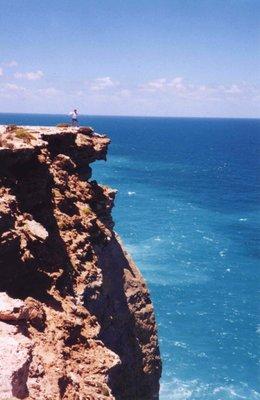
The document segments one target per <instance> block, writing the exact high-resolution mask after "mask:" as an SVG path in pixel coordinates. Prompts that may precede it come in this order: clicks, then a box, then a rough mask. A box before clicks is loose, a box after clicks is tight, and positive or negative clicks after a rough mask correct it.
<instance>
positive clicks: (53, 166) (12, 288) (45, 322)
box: [0, 126, 161, 400]
mask: <svg viewBox="0 0 260 400" xmlns="http://www.w3.org/2000/svg"><path fill="white" fill-rule="evenodd" d="M109 142H110V141H109V139H108V138H107V137H106V136H103V135H98V134H96V133H94V132H93V130H92V129H91V128H87V127H85V128H69V127H60V128H59V127H16V126H9V127H6V126H0V365H1V370H0V399H2V400H3V399H7V398H10V397H11V398H14V399H32V400H34V399H37V400H58V399H69V400H96V399H99V400H101V399H102V400H107V399H118V400H152V399H158V390H159V378H160V374H161V361H160V355H159V349H158V339H157V332H156V324H155V318H154V313H153V306H152V304H151V301H150V297H149V293H148V290H147V287H146V285H145V282H144V280H143V278H142V276H141V274H140V272H139V270H138V269H137V267H136V266H135V264H134V263H133V261H132V260H131V258H130V257H129V255H128V254H127V253H126V252H125V250H124V249H123V247H122V244H121V242H120V239H119V237H118V236H117V235H116V233H115V232H114V231H113V220H112V217H111V209H112V207H113V203H114V198H115V194H116V191H115V190H112V189H110V188H108V187H104V186H101V185H98V184H97V183H96V182H95V181H91V180H90V178H91V168H90V166H89V164H90V163H92V162H94V161H95V160H100V159H106V152H107V147H108V144H109Z"/></svg>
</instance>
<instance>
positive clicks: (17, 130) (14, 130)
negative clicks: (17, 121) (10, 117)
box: [6, 125, 35, 143]
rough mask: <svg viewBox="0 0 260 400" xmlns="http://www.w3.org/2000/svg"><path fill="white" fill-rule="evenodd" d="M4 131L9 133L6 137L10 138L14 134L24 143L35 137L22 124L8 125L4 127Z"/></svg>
mask: <svg viewBox="0 0 260 400" xmlns="http://www.w3.org/2000/svg"><path fill="white" fill-rule="evenodd" d="M6 133H8V134H9V135H8V137H9V138H10V139H11V138H12V137H14V136H15V137H16V138H17V139H21V140H23V141H24V142H26V143H30V142H31V140H33V139H35V137H34V136H33V134H32V132H31V131H29V130H28V129H25V128H23V127H22V126H17V125H8V126H7V128H6Z"/></svg>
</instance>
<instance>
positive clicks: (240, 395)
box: [160, 378, 260, 400]
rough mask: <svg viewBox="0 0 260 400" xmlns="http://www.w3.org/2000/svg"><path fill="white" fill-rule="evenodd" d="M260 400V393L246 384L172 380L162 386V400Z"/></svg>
mask: <svg viewBox="0 0 260 400" xmlns="http://www.w3.org/2000/svg"><path fill="white" fill-rule="evenodd" d="M240 399H244V400H259V399H260V393H259V392H257V391H256V390H254V389H252V388H250V387H249V386H248V385H247V384H246V383H243V382H241V383H240V385H239V386H238V385H225V386H223V385H219V386H216V385H212V384H208V383H203V382H201V381H199V380H197V379H194V380H190V381H184V380H181V379H177V378H175V379H172V380H171V381H164V382H162V384H161V390H160V400H240Z"/></svg>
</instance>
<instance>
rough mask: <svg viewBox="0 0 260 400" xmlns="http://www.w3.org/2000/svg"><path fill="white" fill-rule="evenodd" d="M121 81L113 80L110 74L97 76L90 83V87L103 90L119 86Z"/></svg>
mask: <svg viewBox="0 0 260 400" xmlns="http://www.w3.org/2000/svg"><path fill="white" fill-rule="evenodd" d="M118 84H119V83H118V82H117V81H113V80H112V79H111V78H110V77H109V76H105V77H103V78H96V79H94V81H92V82H91V83H90V89H91V90H93V91H102V90H105V89H108V88H112V87H115V86H117V85H118Z"/></svg>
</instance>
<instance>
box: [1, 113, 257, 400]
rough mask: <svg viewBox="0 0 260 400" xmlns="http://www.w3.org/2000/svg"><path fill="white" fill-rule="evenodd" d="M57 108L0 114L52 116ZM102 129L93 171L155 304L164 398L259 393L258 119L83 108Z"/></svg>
mask: <svg viewBox="0 0 260 400" xmlns="http://www.w3.org/2000/svg"><path fill="white" fill-rule="evenodd" d="M67 119H68V117H66V116H62V115H36V114H35V115H25V114H23V115H22V114H0V123H3V124H6V123H17V124H28V125H53V124H54V125H56V124H57V123H58V122H64V121H67ZM80 122H81V124H82V125H85V124H86V125H91V126H93V127H94V128H95V130H96V131H97V132H100V133H107V134H108V135H109V136H110V137H111V139H112V143H111V145H110V149H109V155H108V160H107V163H105V162H103V161H101V162H96V163H95V164H93V178H95V179H96V180H97V181H98V182H99V183H103V184H108V185H109V186H111V187H113V188H116V189H118V195H117V200H116V207H115V209H114V211H113V215H114V219H115V222H116V230H117V232H118V233H119V234H120V235H121V237H122V238H123V241H124V242H125V245H126V247H127V249H128V250H129V252H130V253H131V255H132V256H133V258H134V260H135V261H136V263H137V265H138V266H139V268H140V270H141V271H142V273H143V275H144V276H145V278H146V280H147V282H148V285H149V289H150V293H151V296H152V300H153V303H154V307H155V311H156V317H157V322H158V329H159V338H160V347H161V353H162V359H163V377H162V381H161V395H160V400H193V399H194V400H195V399H196V400H197V399H198V400H233V399H237V400H239V399H246V400H254V399H260V394H259V362H258V355H259V335H260V321H259V319H258V317H257V314H258V311H259V303H258V300H257V294H258V289H259V274H258V271H257V270H258V267H259V256H260V247H259V245H258V240H259V237H260V234H259V230H260V229H259V228H260V218H259V216H260V212H259V197H258V196H259V192H260V171H259V145H260V120H249V119H247V120H246V119H198V118H194V119H193V118H141V117H140V118H135V117H101V116H100V117H97V116H95V117H94V116H89V117H83V116H82V117H81V118H80Z"/></svg>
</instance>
